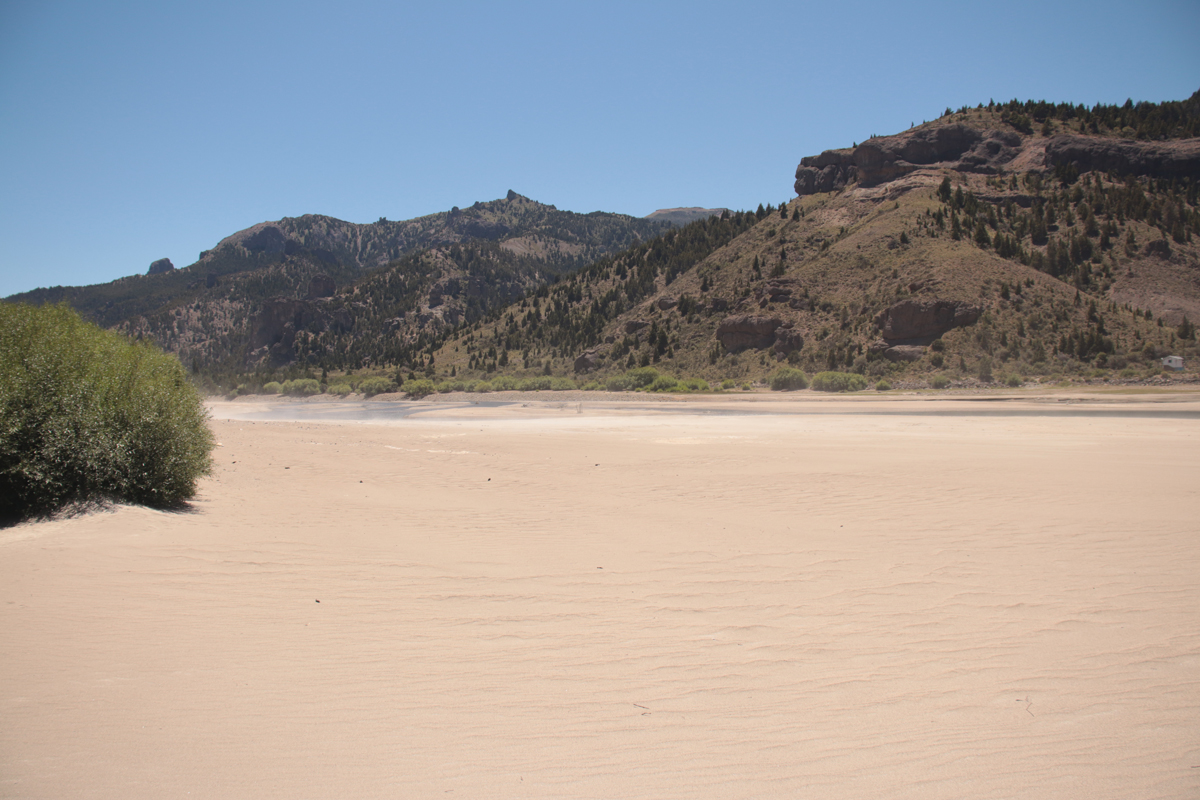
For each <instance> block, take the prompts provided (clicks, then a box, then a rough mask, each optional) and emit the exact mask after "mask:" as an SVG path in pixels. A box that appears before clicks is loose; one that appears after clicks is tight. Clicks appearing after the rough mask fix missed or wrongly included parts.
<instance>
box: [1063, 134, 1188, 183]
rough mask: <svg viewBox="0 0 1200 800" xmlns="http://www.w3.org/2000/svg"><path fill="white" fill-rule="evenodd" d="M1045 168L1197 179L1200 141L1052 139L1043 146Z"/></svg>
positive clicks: (1068, 136)
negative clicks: (1070, 168) (1071, 167)
mask: <svg viewBox="0 0 1200 800" xmlns="http://www.w3.org/2000/svg"><path fill="white" fill-rule="evenodd" d="M1045 163H1046V166H1047V167H1050V168H1051V169H1053V168H1056V167H1065V166H1073V167H1075V169H1076V170H1077V171H1079V172H1080V173H1083V172H1092V171H1098V172H1111V173H1112V174H1114V175H1145V176H1147V177H1151V178H1200V139H1177V140H1175V141H1170V142H1131V141H1126V140H1122V139H1108V138H1100V137H1096V136H1071V135H1062V136H1055V137H1054V138H1052V139H1051V140H1050V141H1049V142H1047V143H1046V162H1045Z"/></svg>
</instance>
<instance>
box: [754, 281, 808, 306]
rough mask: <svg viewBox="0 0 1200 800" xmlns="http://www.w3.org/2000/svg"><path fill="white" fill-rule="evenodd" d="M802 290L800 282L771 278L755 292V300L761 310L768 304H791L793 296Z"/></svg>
mask: <svg viewBox="0 0 1200 800" xmlns="http://www.w3.org/2000/svg"><path fill="white" fill-rule="evenodd" d="M799 290H800V282H799V281H797V280H795V279H794V278H771V279H770V280H769V281H767V282H766V283H764V284H763V285H761V286H759V287H758V288H757V289H755V290H754V299H756V300H757V301H758V306H759V308H765V307H766V306H767V304H768V303H788V304H789V305H790V304H791V300H792V295H793V294H794V293H795V292H797V291H799Z"/></svg>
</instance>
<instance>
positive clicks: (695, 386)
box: [680, 378, 708, 392]
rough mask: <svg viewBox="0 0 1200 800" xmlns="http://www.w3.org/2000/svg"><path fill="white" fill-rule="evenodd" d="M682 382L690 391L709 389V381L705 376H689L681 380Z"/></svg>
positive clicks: (705, 390)
mask: <svg viewBox="0 0 1200 800" xmlns="http://www.w3.org/2000/svg"><path fill="white" fill-rule="evenodd" d="M680 383H681V384H682V385H683V386H685V387H687V389H688V391H692V392H707V391H708V381H706V380H704V379H703V378H687V379H685V380H683V381H680Z"/></svg>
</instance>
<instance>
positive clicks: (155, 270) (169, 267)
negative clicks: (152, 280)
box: [146, 258, 175, 275]
mask: <svg viewBox="0 0 1200 800" xmlns="http://www.w3.org/2000/svg"><path fill="white" fill-rule="evenodd" d="M174 271H175V265H174V264H172V263H171V259H169V258H160V259H159V260H158V261H155V262H154V263H153V264H151V265H150V269H148V270H146V274H147V275H161V274H163V273H164V272H174Z"/></svg>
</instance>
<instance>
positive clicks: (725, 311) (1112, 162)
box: [433, 93, 1200, 380]
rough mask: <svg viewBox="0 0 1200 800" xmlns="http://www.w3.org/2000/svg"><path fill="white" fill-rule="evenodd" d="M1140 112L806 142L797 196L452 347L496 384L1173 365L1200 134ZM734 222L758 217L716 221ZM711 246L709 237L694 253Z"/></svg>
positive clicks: (1198, 205)
mask: <svg viewBox="0 0 1200 800" xmlns="http://www.w3.org/2000/svg"><path fill="white" fill-rule="evenodd" d="M1198 95H1200V93H1198ZM1193 99H1194V98H1193ZM1177 105H1178V104H1177ZM1135 111H1136V113H1134V112H1129V113H1127V114H1126V116H1125V117H1124V118H1122V117H1121V116H1120V114H1115V115H1114V114H1112V113H1110V112H1109V111H1107V110H1104V109H1101V110H1100V111H1098V112H1096V113H1095V114H1094V115H1091V116H1089V115H1087V114H1084V113H1083V112H1082V111H1080V110H1078V109H1075V108H1073V107H1072V108H1071V109H1070V110H1069V113H1067V111H1065V110H1063V109H1057V110H1056V109H1054V108H1051V112H1052V113H1048V114H1046V115H1045V117H1044V118H1033V119H1027V118H1022V117H1021V116H1020V115H1019V114H1017V113H1015V112H1014V111H1013V110H1012V109H1010V108H1004V107H995V108H983V107H979V108H976V109H963V110H960V111H959V112H955V113H948V114H947V115H946V116H945V117H944V118H942V119H940V120H936V121H934V122H932V123H927V124H926V125H923V126H920V127H919V128H915V129H912V130H910V131H908V132H905V133H902V134H897V135H895V136H886V137H875V138H873V139H871V140H869V141H868V142H864V143H863V144H861V145H860V144H856V145H855V146H853V147H851V148H844V149H841V150H831V151H826V152H824V153H822V154H821V155H818V156H812V157H806V158H804V159H802V160H801V162H800V164H799V166H798V168H797V171H796V183H795V190H796V192H797V195H798V197H797V198H796V199H795V200H793V201H791V202H789V203H787V204H786V205H784V206H783V207H781V208H778V209H776V208H773V207H771V206H767V207H766V208H765V209H764V208H762V207H760V208H759V210H758V212H756V213H755V214H754V215H752V218H751V219H749V220H746V218H745V216H744V215H741V214H738V215H734V216H735V219H734V220H731V223H725V222H724V221H722V220H713V219H710V220H707V221H706V222H702V223H694V225H693V226H689V228H685V229H683V230H682V231H680V232H678V233H674V234H668V235H667V236H665V237H663V239H662V240H661V241H662V242H663V244H662V245H660V246H656V247H655V248H652V249H651V250H649V251H647V250H646V248H641V249H639V250H637V251H635V252H630V253H627V254H622V255H620V256H617V257H616V258H615V259H612V260H608V261H605V262H603V263H600V264H596V265H593V266H592V267H589V268H588V269H587V270H585V271H584V273H582V274H581V275H579V276H577V277H572V278H569V279H568V280H566V281H564V282H560V283H559V284H558V285H556V286H554V287H551V289H550V291H549V293H548V294H547V295H546V296H545V299H544V300H542V301H541V302H540V304H539V302H538V301H537V300H536V299H534V300H529V299H527V300H525V301H522V302H521V303H520V304H519V305H518V306H516V307H513V308H511V310H509V311H507V312H501V315H500V321H499V322H497V323H493V324H492V326H491V327H489V323H486V322H481V323H478V324H476V325H474V326H471V327H470V328H468V329H466V330H464V331H462V332H460V333H458V334H457V335H456V336H454V337H453V338H452V339H451V340H449V341H448V342H447V343H446V344H445V345H444V346H443V347H442V348H440V349H439V350H438V351H437V352H436V353H434V359H433V360H435V361H436V363H437V364H438V365H439V368H440V369H443V370H444V369H447V368H448V369H449V370H450V371H452V372H454V374H456V375H458V376H464V375H465V376H467V377H478V378H482V377H486V376H487V375H489V374H491V373H493V372H497V371H508V372H513V371H514V368H513V366H512V365H514V364H515V365H517V368H516V374H517V375H521V374H523V373H522V371H521V370H530V369H532V370H535V371H536V370H538V369H539V368H540V369H541V370H542V371H543V372H544V371H546V370H547V369H549V370H550V371H551V372H554V373H557V372H558V371H563V372H574V373H575V374H578V375H585V376H588V377H598V378H600V379H603V378H604V376H605V375H611V374H614V373H617V372H620V371H622V370H625V369H629V368H631V367H635V366H646V365H657V366H658V367H659V368H660V369H665V370H668V371H671V372H675V373H677V374H688V375H695V376H702V377H705V378H708V379H716V378H734V379H739V380H740V379H747V378H749V379H755V378H762V377H764V376H765V375H766V373H767V372H768V371H770V370H772V369H774V368H775V366H776V365H777V364H779V363H781V362H785V363H790V364H794V365H798V366H801V367H803V368H805V369H807V370H811V371H817V370H821V369H841V370H850V371H855V372H864V373H867V374H870V375H872V376H878V377H887V376H890V377H891V378H893V379H895V380H920V379H921V378H920V376H931V375H939V374H942V373H946V374H948V375H951V376H952V377H953V378H954V379H962V378H964V377H966V376H976V378H977V376H979V375H988V376H992V375H993V374H1001V371H1002V370H1003V371H1005V372H1009V373H1010V375H1017V376H1032V375H1061V374H1064V373H1065V374H1082V373H1084V372H1087V371H1088V370H1100V371H1104V370H1112V369H1117V370H1122V371H1124V370H1136V369H1140V368H1142V367H1145V368H1147V369H1154V368H1156V364H1157V361H1156V359H1157V358H1158V357H1159V356H1160V355H1163V354H1165V353H1167V352H1169V351H1171V350H1179V351H1181V352H1185V353H1192V352H1193V351H1194V350H1195V334H1194V326H1193V325H1192V324H1191V320H1194V319H1197V318H1198V317H1200V241H1198V240H1197V238H1196V237H1197V236H1200V196H1198V195H1200V192H1198V189H1200V187H1198V185H1197V184H1198V182H1197V180H1196V176H1197V171H1196V166H1197V163H1198V160H1197V156H1198V155H1200V139H1198V138H1196V137H1194V136H1191V137H1188V136H1182V135H1180V136H1178V137H1177V138H1167V139H1160V140H1137V139H1136V138H1135V137H1133V136H1130V135H1125V136H1123V137H1122V136H1115V135H1110V134H1109V133H1107V132H1106V131H1107V129H1104V128H1102V125H1103V124H1107V123H1103V120H1105V119H1116V120H1117V121H1118V122H1120V121H1122V119H1124V121H1130V120H1132V121H1133V122H1138V120H1139V119H1140V120H1141V122H1139V124H1144V125H1145V126H1146V130H1160V129H1164V128H1163V126H1166V125H1174V126H1175V127H1174V128H1171V129H1170V130H1172V131H1175V132H1176V133H1180V132H1183V133H1186V132H1188V131H1189V130H1192V128H1188V127H1187V126H1188V125H1192V124H1193V123H1192V122H1191V121H1190V120H1191V119H1192V118H1191V117H1188V116H1187V115H1186V114H1185V115H1183V116H1179V115H1175V116H1171V114H1174V113H1175V112H1173V111H1172V112H1171V114H1166V115H1164V114H1163V113H1160V112H1161V110H1160V109H1158V108H1152V109H1146V108H1141V109H1140V110H1135ZM1189 113H1190V112H1189ZM1089 114H1091V112H1089ZM1106 115H1107V116H1106ZM1139 115H1140V116H1139ZM1097 120H1100V122H1097ZM1147 120H1149V122H1147ZM1163 120H1165V122H1164V121H1163ZM1181 120H1182V122H1181ZM1035 123H1037V125H1038V127H1036V129H1035ZM1151 123H1153V124H1151ZM1154 126H1158V127H1154ZM1093 127H1097V128H1101V130H1100V131H1099V132H1093V131H1092V128H1093ZM1121 130H1124V131H1126V132H1127V133H1128V131H1129V130H1131V129H1130V128H1129V126H1128V125H1124V126H1122V128H1121ZM743 221H744V222H743ZM733 223H737V224H739V225H745V224H747V223H748V227H744V229H740V230H737V231H736V232H735V235H733V237H732V239H729V238H727V237H724V236H714V234H715V232H716V231H717V230H719V229H721V228H722V226H725V225H727V224H733ZM697 225H704V226H707V228H708V230H707V231H695V230H693V228H695V226H697ZM692 239H696V240H700V241H704V242H707V243H708V245H709V248H708V249H707V251H706V252H704V253H703V254H702V255H700V254H697V256H698V257H693V258H690V259H688V261H687V263H686V264H677V263H675V262H673V259H675V258H676V257H675V256H672V255H670V252H671V251H672V250H674V249H678V248H692V249H691V251H692V252H696V251H695V248H694V247H692V244H690V243H686V244H685V243H684V242H685V240H687V241H689V242H690V240H692ZM660 248H661V249H662V250H663V251H664V255H662V256H657V257H656V255H655V252H654V251H656V250H659V249H660ZM673 264H675V265H673ZM630 301H632V302H630ZM551 311H552V313H550V312H551ZM564 345H570V346H572V347H574V348H575V349H574V350H569V348H568V347H565V346H564ZM514 351H518V352H519V354H520V357H519V358H516V357H515V356H514V355H512V354H513V352H514ZM506 365H507V366H506ZM460 379H461V378H460ZM948 379H949V378H948ZM973 379H975V378H973ZM989 379H990V377H989Z"/></svg>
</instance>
